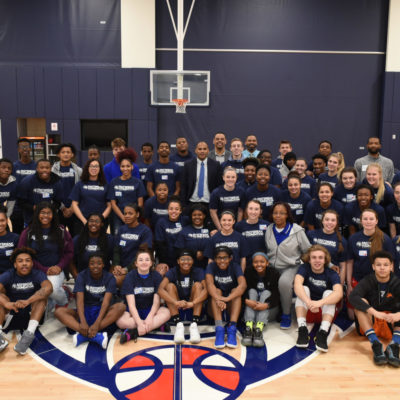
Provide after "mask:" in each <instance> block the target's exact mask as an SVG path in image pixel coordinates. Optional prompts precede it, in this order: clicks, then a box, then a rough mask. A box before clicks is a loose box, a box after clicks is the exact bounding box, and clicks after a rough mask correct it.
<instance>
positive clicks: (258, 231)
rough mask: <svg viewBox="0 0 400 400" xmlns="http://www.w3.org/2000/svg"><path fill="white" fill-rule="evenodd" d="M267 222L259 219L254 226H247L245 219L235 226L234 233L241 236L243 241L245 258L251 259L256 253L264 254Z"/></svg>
mask: <svg viewBox="0 0 400 400" xmlns="http://www.w3.org/2000/svg"><path fill="white" fill-rule="evenodd" d="M268 225H269V222H268V221H266V220H264V219H260V220H258V222H256V223H255V224H249V223H248V222H247V221H246V220H245V219H244V220H242V221H240V222H238V223H237V224H236V225H235V231H237V232H239V233H241V234H242V236H243V238H244V239H245V243H246V247H247V248H248V251H247V254H248V255H247V258H249V257H251V256H252V255H253V254H254V253H255V252H256V251H264V252H266V250H267V249H266V247H265V231H266V230H267V226H268Z"/></svg>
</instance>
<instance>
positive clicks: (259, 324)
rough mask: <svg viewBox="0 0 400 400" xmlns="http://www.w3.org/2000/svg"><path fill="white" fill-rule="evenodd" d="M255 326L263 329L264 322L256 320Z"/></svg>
mask: <svg viewBox="0 0 400 400" xmlns="http://www.w3.org/2000/svg"><path fill="white" fill-rule="evenodd" d="M256 328H258V329H259V330H260V331H262V330H263V329H264V322H261V321H258V322H257V323H256Z"/></svg>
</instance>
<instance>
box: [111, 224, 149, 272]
mask: <svg viewBox="0 0 400 400" xmlns="http://www.w3.org/2000/svg"><path fill="white" fill-rule="evenodd" d="M143 243H146V244H147V246H148V248H152V247H153V234H152V233H151V229H150V228H149V227H148V226H146V225H144V224H139V225H138V226H136V227H135V228H129V226H128V225H122V226H121V227H120V228H119V230H118V234H117V235H116V236H115V245H116V246H118V247H119V249H120V256H121V259H120V263H121V266H123V267H125V268H126V267H128V266H129V265H130V264H132V261H133V260H134V258H135V256H136V253H137V251H138V250H139V246H140V245H141V244H143Z"/></svg>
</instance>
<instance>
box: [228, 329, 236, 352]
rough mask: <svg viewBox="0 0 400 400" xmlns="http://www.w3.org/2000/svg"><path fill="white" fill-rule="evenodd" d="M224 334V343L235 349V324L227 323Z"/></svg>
mask: <svg viewBox="0 0 400 400" xmlns="http://www.w3.org/2000/svg"><path fill="white" fill-rule="evenodd" d="M226 334H227V338H226V345H227V346H228V347H230V348H231V349H235V348H236V347H237V339H236V326H233V325H228V327H227V328H226Z"/></svg>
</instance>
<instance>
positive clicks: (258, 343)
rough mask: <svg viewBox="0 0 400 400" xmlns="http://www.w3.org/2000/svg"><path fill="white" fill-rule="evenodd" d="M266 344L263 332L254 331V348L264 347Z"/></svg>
mask: <svg viewBox="0 0 400 400" xmlns="http://www.w3.org/2000/svg"><path fill="white" fill-rule="evenodd" d="M264 345H265V342H264V337H263V333H262V330H261V329H260V328H256V329H255V330H254V335H253V346H254V347H264Z"/></svg>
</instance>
